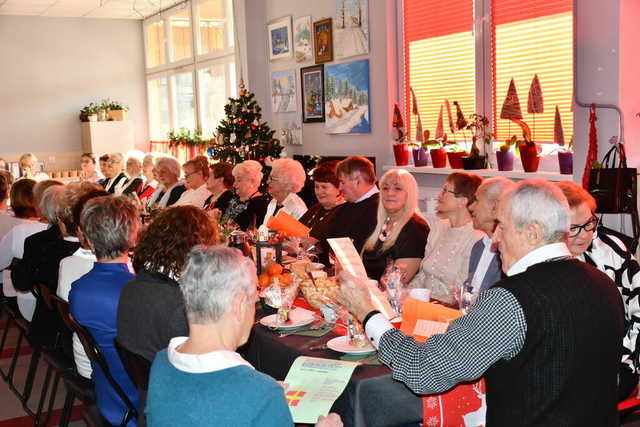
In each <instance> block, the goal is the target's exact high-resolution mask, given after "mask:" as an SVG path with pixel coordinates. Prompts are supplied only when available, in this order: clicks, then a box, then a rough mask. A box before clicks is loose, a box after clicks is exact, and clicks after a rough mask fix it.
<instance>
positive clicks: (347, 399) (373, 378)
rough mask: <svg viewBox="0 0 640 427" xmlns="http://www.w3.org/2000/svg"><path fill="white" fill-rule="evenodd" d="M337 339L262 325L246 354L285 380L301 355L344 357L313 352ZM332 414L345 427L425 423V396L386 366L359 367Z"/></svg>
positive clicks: (255, 363)
mask: <svg viewBox="0 0 640 427" xmlns="http://www.w3.org/2000/svg"><path fill="white" fill-rule="evenodd" d="M336 336H337V335H335V334H333V333H329V334H327V335H325V336H323V337H319V338H312V337H303V336H297V335H289V336H287V337H280V336H278V334H277V333H275V332H273V331H271V330H269V329H267V328H265V327H264V326H262V325H255V326H254V328H253V331H252V332H251V337H250V338H249V342H248V343H247V345H246V346H244V347H243V348H242V353H243V355H244V357H245V358H246V359H247V360H248V361H249V362H250V363H251V364H252V365H253V366H255V368H256V369H258V370H259V371H261V372H264V373H265V374H268V375H270V376H272V377H273V378H275V379H276V380H279V381H281V380H284V378H285V377H286V375H287V372H288V371H289V367H291V364H292V363H293V361H294V360H295V359H296V358H297V357H298V356H300V355H304V356H311V357H322V358H325V359H338V358H339V357H340V356H341V354H340V353H336V352H334V351H333V350H313V351H310V350H309V347H313V346H318V345H321V344H324V343H326V342H327V341H329V340H330V339H331V338H334V337H336ZM331 411H332V412H337V413H338V414H340V416H341V417H342V422H343V423H344V425H345V426H363V427H364V426H366V427H378V426H379V427H392V426H402V425H406V424H410V423H417V422H421V421H422V401H421V397H419V396H417V395H415V394H413V393H412V392H411V391H410V390H409V389H408V388H407V387H406V386H405V385H404V384H402V383H400V382H398V381H395V380H393V379H392V378H391V371H390V370H389V368H387V367H386V366H359V367H357V368H356V370H355V372H354V374H353V376H352V377H351V381H349V384H348V385H347V388H346V389H345V391H344V392H343V393H342V395H340V397H339V398H338V400H337V401H336V402H335V404H334V405H333V407H332V408H331Z"/></svg>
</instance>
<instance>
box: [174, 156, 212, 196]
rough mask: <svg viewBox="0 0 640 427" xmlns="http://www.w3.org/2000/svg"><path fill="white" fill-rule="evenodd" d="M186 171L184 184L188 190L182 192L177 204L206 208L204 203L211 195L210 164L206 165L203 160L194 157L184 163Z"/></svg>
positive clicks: (183, 167) (183, 168) (183, 166)
mask: <svg viewBox="0 0 640 427" xmlns="http://www.w3.org/2000/svg"><path fill="white" fill-rule="evenodd" d="M182 170H183V171H184V185H185V187H187V191H185V192H184V193H182V195H181V196H180V198H179V199H178V201H177V202H176V203H175V205H176V206H184V205H191V206H197V207H199V208H204V203H205V202H206V201H207V199H208V198H209V197H210V196H211V192H210V191H209V190H207V179H208V178H209V165H208V164H207V165H206V166H205V164H204V162H203V161H202V160H196V159H192V160H189V161H188V162H186V163H185V164H184V165H182Z"/></svg>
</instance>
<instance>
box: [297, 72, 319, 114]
mask: <svg viewBox="0 0 640 427" xmlns="http://www.w3.org/2000/svg"><path fill="white" fill-rule="evenodd" d="M323 79H324V66H323V65H322V64H319V65H313V66H311V67H305V68H301V69H300V86H301V88H302V89H301V90H302V122H303V123H313V122H324V80H323Z"/></svg>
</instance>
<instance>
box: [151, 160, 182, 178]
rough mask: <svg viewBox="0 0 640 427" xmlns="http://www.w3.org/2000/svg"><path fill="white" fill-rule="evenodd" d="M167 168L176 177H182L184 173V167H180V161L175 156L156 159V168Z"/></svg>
mask: <svg viewBox="0 0 640 427" xmlns="http://www.w3.org/2000/svg"><path fill="white" fill-rule="evenodd" d="M161 167H164V168H166V169H167V170H168V171H169V173H171V174H172V175H174V176H175V177H176V178H178V179H180V174H181V173H182V168H181V167H180V162H178V161H177V160H176V159H174V158H173V157H160V158H159V159H157V160H156V168H158V169H159V168H161Z"/></svg>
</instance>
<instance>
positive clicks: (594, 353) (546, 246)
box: [341, 179, 624, 426]
mask: <svg viewBox="0 0 640 427" xmlns="http://www.w3.org/2000/svg"><path fill="white" fill-rule="evenodd" d="M497 222H498V225H497V228H496V231H495V234H494V241H496V242H497V244H498V246H499V250H500V257H501V259H502V269H503V270H504V271H505V273H506V275H507V276H508V277H507V278H505V279H504V280H501V281H499V282H498V283H496V284H495V285H493V287H491V289H488V290H487V291H485V292H483V293H482V294H481V295H480V298H479V300H478V302H477V303H476V304H475V305H474V306H473V307H472V308H471V310H470V311H469V313H468V314H467V315H466V316H463V317H461V318H459V319H457V320H455V321H454V322H453V323H452V324H451V325H450V327H449V329H448V330H447V332H446V333H445V334H442V335H433V336H432V337H431V338H430V339H429V340H428V341H427V343H426V344H418V343H416V341H415V340H414V339H413V338H411V337H408V336H406V335H404V334H403V333H401V332H400V331H398V330H395V329H394V328H393V327H392V326H391V324H390V323H389V322H388V321H387V320H386V319H385V318H384V317H383V316H382V315H381V314H379V313H376V311H375V310H374V308H373V305H372V304H371V300H370V297H369V294H368V293H367V292H366V291H365V289H364V287H363V285H362V284H361V283H359V282H356V281H355V280H348V278H347V280H345V282H344V283H343V285H342V289H341V299H342V300H343V302H344V303H345V304H346V305H347V306H348V308H349V309H350V311H351V312H352V313H353V314H354V315H355V316H356V317H357V318H358V319H360V320H363V323H364V326H365V330H366V333H367V336H368V337H369V339H370V340H371V341H372V342H373V344H374V345H375V346H376V347H377V348H378V349H379V358H380V360H382V361H383V362H384V363H385V364H387V365H388V366H389V367H391V369H392V372H393V377H394V378H395V379H398V380H400V381H402V382H404V383H405V384H407V386H409V388H411V389H412V390H413V391H414V392H416V393H420V394H430V393H440V392H443V391H446V390H448V389H450V388H451V387H452V386H454V385H455V384H457V383H459V382H463V381H471V380H475V379H477V378H480V377H481V376H483V375H484V377H485V379H486V383H487V424H486V425H487V426H512V425H516V424H517V425H519V426H531V425H548V426H552V425H553V426H557V425H562V426H585V425H597V426H614V425H618V414H617V408H616V390H617V384H616V382H617V373H618V363H619V361H620V356H621V351H620V340H621V339H622V336H623V334H624V312H623V308H622V304H621V301H620V296H619V295H618V291H617V290H616V288H615V286H613V284H612V282H611V279H609V278H608V277H607V276H606V275H605V274H604V273H602V272H600V271H598V270H597V269H595V268H594V267H592V266H590V265H587V264H585V263H582V262H580V261H577V260H575V259H572V258H571V253H570V252H569V250H568V249H567V246H566V244H565V241H566V237H567V232H568V230H569V207H568V205H567V200H566V198H565V197H564V195H563V194H562V193H561V192H560V190H559V189H558V188H557V187H556V186H554V185H553V184H551V183H548V182H546V181H544V180H537V179H530V180H525V181H522V182H520V183H518V184H517V185H515V186H514V188H512V189H511V190H509V191H508V192H507V194H506V195H504V196H503V198H502V199H501V200H500V202H499V204H498V214H497Z"/></svg>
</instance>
